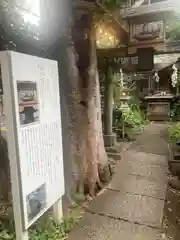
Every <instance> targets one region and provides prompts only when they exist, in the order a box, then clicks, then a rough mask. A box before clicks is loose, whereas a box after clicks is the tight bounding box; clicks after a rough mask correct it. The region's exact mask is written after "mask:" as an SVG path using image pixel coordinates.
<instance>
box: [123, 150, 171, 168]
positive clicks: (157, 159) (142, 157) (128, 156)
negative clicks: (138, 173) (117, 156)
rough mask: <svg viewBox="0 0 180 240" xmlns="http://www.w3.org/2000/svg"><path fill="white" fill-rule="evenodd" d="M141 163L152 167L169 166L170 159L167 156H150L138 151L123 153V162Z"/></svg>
mask: <svg viewBox="0 0 180 240" xmlns="http://www.w3.org/2000/svg"><path fill="white" fill-rule="evenodd" d="M123 160H124V161H139V162H140V163H142V164H145V163H148V164H152V165H161V166H166V167H167V166H168V159H167V157H165V156H162V155H157V154H150V153H148V154H147V153H144V152H139V151H136V150H132V149H131V150H128V151H127V152H125V153H123V155H122V161H123Z"/></svg>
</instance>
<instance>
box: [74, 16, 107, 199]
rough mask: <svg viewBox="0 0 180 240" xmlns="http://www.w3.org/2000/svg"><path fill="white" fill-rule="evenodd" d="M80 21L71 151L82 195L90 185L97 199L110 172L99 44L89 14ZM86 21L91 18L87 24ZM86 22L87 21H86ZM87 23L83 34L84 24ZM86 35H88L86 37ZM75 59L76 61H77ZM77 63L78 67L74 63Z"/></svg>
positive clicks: (76, 49)
mask: <svg viewBox="0 0 180 240" xmlns="http://www.w3.org/2000/svg"><path fill="white" fill-rule="evenodd" d="M85 14H87V15H86V16H84V15H83V18H81V17H82V16H81V17H79V18H78V21H77V22H76V24H75V25H74V27H77V24H78V27H77V29H76V30H77V31H78V30H79V27H80V26H81V36H78V37H79V38H78V37H77V35H75V36H76V37H74V36H73V41H74V43H75V44H74V47H75V53H73V48H71V50H70V52H71V53H70V54H72V56H71V59H72V61H71V64H72V65H73V67H72V69H73V71H74V72H73V74H74V77H73V78H72V84H73V89H74V90H73V92H74V93H73V99H74V100H73V102H74V103H73V105H74V107H73V108H74V109H73V112H74V113H75V115H76V116H75V120H74V121H73V122H72V125H73V128H74V130H73V136H72V141H71V145H72V149H73V152H74V156H73V159H74V162H75V169H76V171H77V174H75V177H76V180H77V182H78V187H79V191H80V192H82V193H84V190H85V189H84V185H85V184H87V185H88V191H89V193H90V195H92V196H94V195H95V191H96V187H97V185H98V187H100V188H101V187H102V184H101V180H102V177H101V176H103V180H104V178H105V177H104V169H107V168H106V166H107V162H108V158H107V155H106V152H105V147H104V140H103V134H102V121H101V103H100V87H99V78H98V72H97V60H96V42H95V34H94V26H93V18H92V16H91V15H90V12H86V13H85ZM87 18H89V19H88V20H87ZM85 19H86V20H87V21H85ZM82 21H83V22H82ZM85 22H86V23H87V25H86V26H83V27H84V30H85V32H83V30H82V24H84V23H85ZM83 33H85V34H83ZM75 56H76V57H75ZM75 61H76V63H77V64H76V65H75V64H74V62H75Z"/></svg>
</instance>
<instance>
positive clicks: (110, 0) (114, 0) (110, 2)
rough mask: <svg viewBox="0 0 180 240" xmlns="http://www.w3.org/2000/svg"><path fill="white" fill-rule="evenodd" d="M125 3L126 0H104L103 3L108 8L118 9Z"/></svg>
mask: <svg viewBox="0 0 180 240" xmlns="http://www.w3.org/2000/svg"><path fill="white" fill-rule="evenodd" d="M125 3H128V0H104V1H103V5H104V6H105V7H106V8H107V9H108V10H115V9H120V8H121V6H122V5H123V4H125Z"/></svg>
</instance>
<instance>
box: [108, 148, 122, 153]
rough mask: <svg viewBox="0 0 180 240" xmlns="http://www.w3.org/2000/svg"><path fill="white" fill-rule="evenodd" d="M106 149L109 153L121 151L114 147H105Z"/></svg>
mask: <svg viewBox="0 0 180 240" xmlns="http://www.w3.org/2000/svg"><path fill="white" fill-rule="evenodd" d="M105 149H106V152H108V153H119V151H118V150H117V149H116V148H114V147H105Z"/></svg>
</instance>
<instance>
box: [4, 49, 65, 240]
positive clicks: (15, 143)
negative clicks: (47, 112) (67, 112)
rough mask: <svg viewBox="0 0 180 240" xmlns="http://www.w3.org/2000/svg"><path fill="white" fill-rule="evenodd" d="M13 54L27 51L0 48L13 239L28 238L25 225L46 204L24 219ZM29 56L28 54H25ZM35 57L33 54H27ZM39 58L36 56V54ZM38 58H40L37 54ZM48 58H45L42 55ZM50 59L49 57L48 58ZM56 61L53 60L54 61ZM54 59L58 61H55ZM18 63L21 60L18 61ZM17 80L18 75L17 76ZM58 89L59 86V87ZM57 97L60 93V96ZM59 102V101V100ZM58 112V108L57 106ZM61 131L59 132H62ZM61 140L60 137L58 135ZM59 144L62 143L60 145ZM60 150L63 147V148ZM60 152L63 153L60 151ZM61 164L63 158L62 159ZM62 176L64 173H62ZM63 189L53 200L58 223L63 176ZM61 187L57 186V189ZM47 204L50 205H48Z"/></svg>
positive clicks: (21, 239) (27, 226) (54, 214)
mask: <svg viewBox="0 0 180 240" xmlns="http://www.w3.org/2000/svg"><path fill="white" fill-rule="evenodd" d="M13 54H14V55H19V56H21V55H24V56H25V55H26V54H21V53H17V52H12V51H3V52H0V65H1V74H2V82H3V90H4V104H5V109H6V122H7V129H8V131H7V140H8V154H9V161H10V163H9V164H10V175H11V188H12V197H13V211H14V220H15V230H16V239H18V240H28V228H29V227H30V225H31V224H33V223H34V222H35V221H36V220H37V219H38V218H39V217H41V216H42V215H43V214H44V213H45V212H46V211H47V210H48V208H46V209H44V211H42V212H41V213H40V214H39V215H37V218H36V217H35V218H34V220H33V221H32V222H29V224H27V220H26V219H25V216H26V214H27V213H26V214H25V211H24V209H25V208H24V200H23V182H22V181H23V179H22V169H21V167H22V166H21V163H20V146H19V136H18V118H17V102H16V99H15V96H17V92H16V91H15V87H14V85H15V83H14V81H15V76H14V75H13V74H14V73H13V60H12V56H13ZM26 56H28V55H26ZM30 57H34V56H30ZM35 58H38V57H35ZM38 59H40V58H38ZM43 60H48V59H43ZM49 61H52V60H49ZM53 62H55V61H53ZM56 63H57V62H56ZM19 64H21V63H20V62H19ZM16 81H17V79H16ZM58 91H59V89H58ZM59 98H60V96H59ZM59 104H60V102H59ZM59 113H60V109H59ZM60 114H61V113H60ZM60 125H61V115H60ZM61 133H62V132H61ZM61 140H62V139H61ZM60 147H62V146H60ZM62 150H63V149H62ZM62 156H63V153H62ZM62 165H63V162H62ZM63 178H64V176H63ZM62 184H63V186H62V188H63V190H61V191H62V195H61V196H59V199H56V201H55V202H54V203H53V205H52V206H53V217H54V220H55V221H56V222H57V223H60V221H61V218H62V202H61V197H62V196H63V194H64V193H65V189H64V179H63V183H62ZM59 191H60V190H59ZM49 207H50V206H49Z"/></svg>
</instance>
